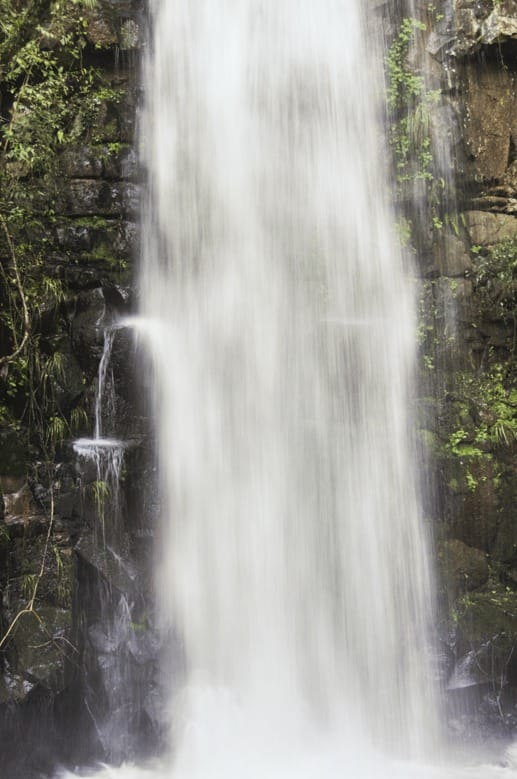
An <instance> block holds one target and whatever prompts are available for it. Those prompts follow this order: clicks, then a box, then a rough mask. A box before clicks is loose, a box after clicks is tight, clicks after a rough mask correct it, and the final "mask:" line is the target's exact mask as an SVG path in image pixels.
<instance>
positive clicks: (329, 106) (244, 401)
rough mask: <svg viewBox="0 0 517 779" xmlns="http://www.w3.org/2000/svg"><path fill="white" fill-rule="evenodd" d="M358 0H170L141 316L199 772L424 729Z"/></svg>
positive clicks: (400, 407) (152, 100)
mask: <svg viewBox="0 0 517 779" xmlns="http://www.w3.org/2000/svg"><path fill="white" fill-rule="evenodd" d="M366 5H368V4H366ZM364 6H365V3H363V2H360V0H353V1H350V2H347V3H344V2H340V1H339V0H327V2H325V3H314V2H313V1H312V0H296V2H294V0H283V2H281V3H273V2H271V1H270V0H239V2H236V0H219V2H217V3H215V2H207V1H206V0H176V1H175V2H174V3H171V2H165V0H163V1H162V2H155V3H154V5H153V19H152V27H153V41H152V54H151V56H150V59H149V62H148V66H147V73H146V84H145V90H146V94H147V106H146V109H145V118H144V131H143V147H144V148H143V155H144V161H145V164H146V167H147V172H148V176H149V192H148V205H147V208H146V209H145V211H146V212H145V215H144V224H143V244H144V251H143V259H142V270H141V280H140V285H141V301H142V302H141V316H142V320H141V328H142V329H143V330H144V331H145V332H146V333H147V335H148V338H149V343H150V348H151V352H152V355H153V361H154V371H155V377H154V383H155V386H156V399H155V400H156V418H157V434H158V438H159V449H160V469H161V479H162V486H163V528H162V544H161V548H162V552H163V554H162V555H161V564H160V566H159V575H158V582H157V588H158V592H159V599H160V611H161V615H162V620H163V629H164V630H170V631H171V634H172V633H174V635H176V636H179V637H180V641H181V642H182V643H183V645H184V651H185V657H186V670H185V678H184V679H177V678H175V679H174V680H173V681H172V682H171V691H170V695H171V710H172V712H173V715H172V729H173V732H172V735H171V741H172V743H173V745H174V748H175V749H176V751H177V752H178V757H177V759H178V763H179V766H180V767H181V768H182V769H183V771H184V774H183V773H182V775H190V773H189V772H191V773H192V775H197V773H196V771H198V770H199V771H200V772H202V770H203V768H202V765H203V761H207V765H209V764H211V763H212V764H213V761H214V760H215V761H217V759H218V758H219V757H220V756H221V755H224V754H225V753H226V752H227V751H228V750H231V749H234V747H232V746H231V745H232V744H233V743H234V741H235V740H237V741H238V742H240V743H241V747H242V750H243V754H246V749H247V754H248V758H243V759H247V760H249V759H256V760H257V762H258V763H259V764H260V761H261V760H262V758H263V757H264V754H265V753H267V751H268V750H269V751H271V752H275V751H276V750H277V749H278V750H279V751H281V752H283V750H284V749H286V748H287V745H288V744H291V745H293V744H299V745H303V744H304V743H305V741H306V739H311V738H316V734H319V735H322V734H324V733H325V734H329V733H334V734H340V736H339V737H340V739H341V742H342V743H347V744H348V746H349V747H352V746H353V745H355V744H357V742H358V740H359V741H364V742H365V743H369V744H371V745H372V746H373V748H375V749H388V750H389V751H394V752H395V753H397V754H405V755H408V754H416V753H420V752H421V751H422V750H424V749H425V747H426V746H427V747H429V745H430V744H431V745H432V743H433V733H434V732H435V722H434V716H435V710H434V705H433V692H432V684H431V681H430V676H431V673H430V669H429V667H428V660H427V655H428V649H429V629H428V627H429V626H428V622H429V616H430V611H431V596H430V591H431V588H430V573H429V566H428V562H427V555H426V549H425V547H426V541H425V532H424V530H423V526H422V522H421V518H420V516H419V504H418V496H417V488H416V483H417V474H416V464H415V456H414V451H413V447H412V443H411V436H410V434H409V430H408V414H407V408H408V406H409V404H410V402H411V371H412V363H413V352H414V340H415V321H414V312H413V295H412V289H411V283H410V281H409V279H408V275H407V274H408V270H407V268H406V267H405V264H404V258H403V257H402V255H401V252H400V250H399V249H398V248H397V246H396V242H395V239H394V236H393V231H392V221H393V215H392V214H391V212H390V209H389V208H388V207H387V205H386V199H387V197H386V181H385V169H386V167H387V166H386V165H385V162H384V159H383V154H385V151H384V150H383V148H382V144H381V136H382V127H381V121H382V115H383V106H382V90H381V89H380V88H379V85H380V83H381V82H382V76H381V70H380V67H381V64H382V63H381V62H380V59H381V57H379V51H380V50H381V48H380V46H379V43H378V41H376V40H374V39H372V38H370V39H369V38H368V36H367V33H366V29H365V28H366V19H365V18H364V16H365V11H366V10H368V9H367V8H366V9H365V8H364ZM210 733H212V735H211V736H210V735H209V734H210ZM214 733H216V734H217V735H213V734H214ZM205 738H206V739H207V741H206V743H205V742H204V739H205ZM226 739H228V743H226ZM214 742H215V743H216V744H218V746H217V749H216V753H217V756H214V754H213V751H214ZM242 745H247V746H246V747H244V746H242ZM241 747H239V750H238V751H239V754H240V751H241ZM250 756H255V757H254V758H250ZM228 759H229V761H230V763H232V764H233V763H234V762H235V765H237V764H238V759H237V758H236V756H235V754H232V755H230V756H229V757H228ZM223 762H224V761H223ZM221 770H223V769H221ZM259 773H260V771H259Z"/></svg>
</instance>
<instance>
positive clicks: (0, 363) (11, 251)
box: [0, 214, 31, 368]
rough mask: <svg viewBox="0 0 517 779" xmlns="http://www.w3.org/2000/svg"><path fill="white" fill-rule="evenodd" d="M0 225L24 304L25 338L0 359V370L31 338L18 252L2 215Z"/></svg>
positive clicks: (15, 356)
mask: <svg viewBox="0 0 517 779" xmlns="http://www.w3.org/2000/svg"><path fill="white" fill-rule="evenodd" d="M0 225H1V226H2V230H3V232H4V235H5V238H6V241H7V246H8V248H9V254H10V257H11V262H12V267H13V271H14V278H15V280H16V287H17V289H18V294H19V296H20V301H21V304H22V318H23V336H22V340H21V341H20V343H19V344H18V346H17V347H16V349H15V350H14V351H13V352H11V354H6V355H4V356H3V357H0V368H2V367H3V366H4V365H8V364H9V363H10V362H12V361H13V360H15V359H16V358H17V357H18V355H19V354H21V352H22V351H23V350H24V348H25V345H26V343H27V341H28V340H29V337H30V325H31V321H30V315H29V308H28V306H27V299H26V297H25V292H24V289H23V284H22V279H21V276H20V269H19V267H18V260H17V258H16V251H15V248H14V243H13V239H12V237H11V234H10V232H9V228H8V226H7V222H6V221H5V217H4V216H3V214H0Z"/></svg>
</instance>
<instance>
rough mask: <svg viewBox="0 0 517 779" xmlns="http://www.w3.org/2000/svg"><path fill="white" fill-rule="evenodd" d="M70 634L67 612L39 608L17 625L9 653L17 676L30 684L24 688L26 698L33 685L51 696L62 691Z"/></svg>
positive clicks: (50, 608)
mask: <svg viewBox="0 0 517 779" xmlns="http://www.w3.org/2000/svg"><path fill="white" fill-rule="evenodd" d="M69 632H70V612H69V611H68V610H67V609H60V608H53V607H50V606H40V607H39V608H38V610H37V614H31V613H29V614H24V615H23V616H22V617H21V618H20V619H19V620H18V621H17V623H16V627H15V629H14V631H13V633H12V641H11V644H10V648H9V651H10V654H11V655H13V656H14V657H15V658H16V674H17V676H18V677H19V678H20V677H21V679H23V680H24V682H28V683H29V684H28V685H27V684H24V687H23V689H24V692H25V694H28V692H30V689H31V686H32V685H35V684H37V685H40V686H43V687H45V688H46V689H48V690H51V691H52V692H54V693H55V692H58V691H59V690H62V689H64V686H65V657H67V656H68V655H69V654H70V647H69V646H67V639H68V636H69Z"/></svg>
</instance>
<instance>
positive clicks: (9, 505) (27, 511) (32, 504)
mask: <svg viewBox="0 0 517 779" xmlns="http://www.w3.org/2000/svg"><path fill="white" fill-rule="evenodd" d="M4 502H5V513H6V522H7V523H8V524H12V523H14V522H15V521H16V520H18V519H29V518H30V517H33V516H36V515H38V514H41V508H40V506H39V505H38V504H37V503H36V501H35V500H34V496H33V494H32V490H31V488H30V487H29V485H28V484H24V485H23V487H22V488H21V489H19V490H18V491H17V492H14V493H12V494H10V495H9V494H7V495H5V496H4Z"/></svg>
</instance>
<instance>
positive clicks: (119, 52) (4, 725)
mask: <svg viewBox="0 0 517 779" xmlns="http://www.w3.org/2000/svg"><path fill="white" fill-rule="evenodd" d="M142 10H143V9H142V4H141V3H140V2H139V0H99V2H98V3H97V5H96V6H95V8H93V9H89V10H85V12H84V13H85V18H84V23H83V28H84V37H85V40H84V49H83V54H82V56H83V58H84V63H85V65H89V64H92V66H95V67H96V68H97V69H98V71H99V72H101V73H102V77H100V81H95V82H94V83H93V85H92V86H91V88H90V92H89V93H88V94H85V97H84V99H85V101H89V102H88V107H87V108H85V115H86V117H87V121H86V120H82V119H78V120H77V121H78V122H79V123H80V122H81V121H83V124H84V126H83V127H82V129H79V130H77V133H78V139H77V142H76V143H75V144H74V145H73V146H71V145H70V144H68V145H66V146H65V147H64V151H63V152H62V153H59V154H58V156H57V157H56V160H55V162H56V166H57V168H58V171H57V176H58V186H57V194H56V196H55V197H54V196H53V199H54V202H53V207H52V211H51V212H50V211H49V209H48V198H50V193H47V192H46V191H45V190H44V188H42V184H41V181H39V180H38V178H37V175H35V176H34V177H27V178H26V181H25V187H26V190H27V192H28V193H30V198H31V203H32V204H33V205H32V206H31V207H33V208H34V209H35V211H38V210H39V211H40V213H41V216H40V217H39V227H37V228H34V227H33V226H32V224H31V226H30V228H29V227H28V228H27V233H28V234H27V241H29V242H30V246H31V250H32V251H33V252H34V255H35V256H38V257H41V258H42V260H41V263H42V267H43V269H44V271H43V273H44V287H45V289H48V290H49V294H48V299H46V298H40V299H39V300H38V307H37V312H36V313H35V314H34V315H33V323H32V326H33V333H34V343H35V344H37V346H36V347H34V348H35V349H36V350H37V352H36V353H35V359H37V360H38V364H39V365H43V366H48V370H47V372H46V373H45V382H46V383H45V393H46V394H47V395H48V396H49V397H51V398H52V403H50V402H48V403H47V405H46V406H45V405H44V403H39V401H40V398H39V396H38V398H37V400H38V403H39V405H37V406H35V408H36V410H37V412H38V413H40V411H41V414H42V417H41V419H39V418H38V419H37V420H36V421H30V415H26V414H25V412H24V409H25V404H26V402H27V401H26V400H24V399H23V393H24V392H25V389H24V386H22V384H21V380H19V379H17V378H16V377H17V374H16V372H15V368H16V366H14V368H12V367H11V366H8V369H7V370H6V371H5V372H4V373H3V374H2V376H1V377H0V404H1V408H2V414H1V415H0V452H1V454H0V487H1V489H0V496H1V500H0V507H1V511H0V596H1V598H0V642H1V643H0V741H1V743H2V745H3V746H2V765H3V768H2V770H3V771H5V772H6V776H9V779H16V778H17V777H23V779H30V777H32V776H36V775H37V776H40V775H41V772H45V771H46V770H48V771H49V772H52V770H53V768H54V767H55V765H56V764H57V763H63V764H66V763H67V762H69V763H71V764H76V763H80V762H82V761H84V762H86V760H91V759H95V757H98V758H101V759H105V758H110V759H113V760H115V761H117V760H122V759H123V758H124V759H127V758H128V757H130V756H131V755H132V754H135V755H136V753H141V752H142V749H143V747H142V744H143V742H144V741H145V743H146V748H147V749H150V748H152V745H153V744H155V742H156V735H155V731H156V729H157V724H156V722H155V719H156V718H155V719H153V716H154V715H150V714H149V715H148V714H145V710H144V709H143V708H142V707H139V709H138V712H137V711H136V707H135V708H133V707H132V705H133V704H132V699H131V695H133V694H136V693H134V691H135V690H136V689H138V691H139V692H138V694H139V695H141V697H142V698H145V697H146V696H151V697H152V692H151V689H155V688H156V685H155V684H154V682H153V678H154V677H153V675H155V667H156V654H157V651H158V650H157V646H156V640H155V634H154V632H153V629H152V625H151V618H150V616H149V614H150V612H151V609H150V606H149V589H150V585H149V582H148V581H147V580H146V577H145V576H144V575H143V574H142V575H139V576H138V577H136V573H135V571H136V570H137V569H138V568H140V569H141V570H142V569H144V568H145V570H147V571H150V570H151V566H150V564H149V561H148V559H147V558H148V557H149V554H150V552H149V547H150V543H151V541H152V529H150V528H149V527H146V526H145V517H150V518H152V517H153V514H152V512H150V511H148V510H147V509H145V510H144V508H143V505H144V503H145V502H146V501H147V502H149V501H150V500H151V498H150V497H149V492H150V489H151V487H150V485H152V466H151V465H150V463H151V462H152V452H149V451H148V448H149V446H148V444H147V443H146V433H147V421H146V418H145V417H146V410H145V409H144V408H143V407H142V405H141V403H140V400H139V397H137V396H139V389H138V386H139V384H138V377H137V376H136V375H135V371H134V361H135V359H136V358H135V349H134V344H133V340H132V336H131V333H130V332H129V331H128V330H127V329H125V330H124V329H117V330H116V331H113V332H114V335H113V337H112V341H113V342H112V344H111V351H110V355H109V360H108V361H107V365H106V368H105V375H104V376H103V377H102V378H101V381H104V382H105V385H106V386H105V391H106V392H108V393H109V396H110V397H109V399H108V400H109V403H108V404H107V410H106V414H105V418H104V419H103V424H104V433H105V434H114V433H116V435H117V436H118V437H119V438H121V439H124V441H128V440H129V439H130V442H129V443H128V447H127V450H126V449H125V448H124V453H123V456H121V464H120V467H123V468H124V476H125V480H126V482H125V484H126V486H125V487H123V486H121V487H120V489H119V488H118V487H117V493H116V495H115V493H114V491H113V485H112V484H110V483H109V481H110V479H112V477H113V473H110V474H105V473H104V472H103V471H102V468H100V466H99V463H98V462H93V463H92V462H86V461H85V459H84V458H81V457H79V456H78V455H77V453H76V452H75V451H74V449H73V447H72V440H73V439H74V438H79V437H81V436H83V437H84V436H92V435H93V431H94V423H95V399H96V396H97V394H98V390H99V380H100V371H99V369H100V363H101V360H102V358H103V355H105V352H106V338H107V333H108V332H110V328H112V327H113V326H117V323H118V322H119V320H120V319H121V318H123V317H124V316H126V315H127V314H128V313H129V312H130V311H131V309H132V299H133V293H132V287H131V284H132V276H133V272H132V261H133V258H134V256H135V255H136V253H137V252H138V231H137V227H136V219H137V214H138V209H139V204H138V200H139V171H138V165H137V159H136V153H135V143H134V142H135V117H136V106H137V103H138V100H139V84H138V56H139V46H140V43H141V39H142V32H141V31H142V29H143V21H142ZM92 90H94V91H92ZM95 90H96V91H95ZM4 103H5V100H4ZM92 106H93V108H92ZM80 112H81V109H80V108H79V113H80ZM53 186H54V185H53ZM47 195H48V198H47ZM35 221H36V220H35ZM29 230H30V231H31V232H30V235H29ZM2 261H3V257H2ZM34 310H35V311H36V308H35V309H34ZM0 348H1V349H2V352H3V353H6V352H8V351H9V335H8V333H4V326H3V320H2V323H0ZM15 379H16V381H17V382H18V383H15ZM42 409H43V410H42ZM45 409H46V410H45ZM45 414H46V416H45ZM31 424H35V425H36V424H37V425H39V426H40V427H41V429H42V430H47V433H46V434H45V435H46V439H45V441H44V443H45V442H46V443H47V444H48V448H49V449H52V451H53V452H54V455H53V458H52V462H50V461H49V460H48V453H46V452H45V451H43V450H42V449H41V448H40V444H39V443H38V441H37V440H36V438H35V437H34V436H32V437H31V430H30V425H31ZM146 463H148V464H149V465H146ZM110 490H111V492H110ZM126 493H127V494H129V495H130V503H131V507H130V508H128V504H129V501H128V500H127V497H126ZM115 498H116V499H115ZM117 516H118V518H119V524H118V525H117V526H116V527H113V520H114V517H117ZM104 523H105V527H104ZM115 524H116V523H115ZM100 525H102V526H101V527H100ZM108 536H109V539H110V542H111V543H112V546H113V547H114V548H113V551H114V552H116V553H117V554H116V555H114V554H112V555H111V559H109V560H108V557H109V555H107V552H106V543H105V541H106V537H108ZM144 560H145V565H144V562H143V561H144ZM99 631H100V632H99ZM102 631H108V633H109V632H110V631H111V633H112V634H113V635H115V634H116V635H117V636H118V639H117V640H118V641H119V643H118V644H117V645H116V646H115V645H113V646H112V647H111V648H110V646H109V641H111V638H110V639H109V640H108V639H106V641H105V642H104V644H103V645H102V646H101V645H100V644H101V643H102V642H101V639H100V638H99V636H100V635H101V633H102ZM106 642H107V643H106ZM121 642H123V644H124V647H125V648H124V651H123V652H121V651H120V643H121ZM115 643H116V642H115ZM129 677H131V679H132V683H131V685H129V684H126V689H127V690H129V689H131V690H132V692H131V694H130V693H129V692H127V693H126V696H125V698H124V697H123V698H121V699H120V700H118V701H116V702H114V701H112V700H110V699H109V695H110V694H111V691H110V689H109V683H108V682H109V680H110V679H111V680H112V679H114V678H118V679H119V680H120V681H121V686H123V683H124V680H126V682H127V679H128V678H129ZM135 680H137V683H136V684H135ZM153 685H154V686H153ZM85 701H86V705H87V704H90V709H91V711H90V712H88V710H87V708H86V706H85ZM92 701H95V705H96V707H97V708H95V707H93V706H92V705H91V704H92ZM114 703H116V704H117V705H116V706H115V705H114ZM109 704H113V705H112V706H111V708H112V709H113V712H114V713H113V717H111V719H110V717H109V716H108V715H107V713H106V712H107V709H108V708H110V706H109ZM149 710H151V709H150V708H149ZM122 723H123V728H122ZM78 731H82V734H83V735H82V738H81V739H80V740H78V739H77V732H78ZM20 733H23V739H21V737H20ZM121 733H123V734H125V739H126V740H125V742H123V739H122V737H121V735H120V734H121ZM101 734H102V735H101ZM22 741H23V743H30V749H28V750H26V754H20V748H19V745H20V743H22ZM114 743H119V744H122V743H124V751H123V752H121V750H120V749H118V750H117V749H115V748H114V747H113V746H112V745H113V744H114ZM81 750H83V752H81Z"/></svg>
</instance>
